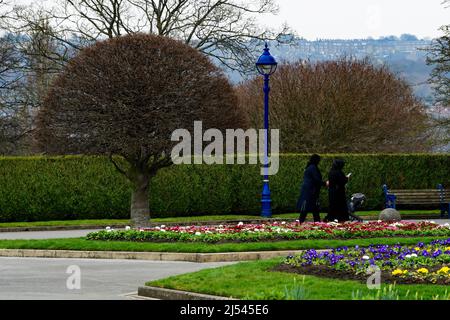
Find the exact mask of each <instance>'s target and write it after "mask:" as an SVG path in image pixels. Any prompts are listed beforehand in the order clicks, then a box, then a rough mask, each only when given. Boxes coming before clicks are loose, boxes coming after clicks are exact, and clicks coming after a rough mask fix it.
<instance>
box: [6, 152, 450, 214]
mask: <svg viewBox="0 0 450 320" xmlns="http://www.w3.org/2000/svg"><path fill="white" fill-rule="evenodd" d="M308 157H309V156H308V155H283V156H282V157H281V159H280V171H279V173H278V174H277V175H276V176H273V177H271V190H272V196H273V209H274V212H275V213H286V212H294V211H295V205H296V202H297V198H298V196H299V190H300V184H301V180H302V177H303V171H304V168H305V165H306V163H307V160H308ZM334 157H336V155H324V160H323V161H322V163H321V166H320V167H321V170H322V173H323V175H324V179H326V176H327V172H328V170H329V168H330V166H331V162H332V160H333V158H334ZM339 157H341V158H343V159H345V160H346V161H347V163H348V165H347V167H346V168H345V171H346V172H352V173H353V176H352V180H351V182H350V184H349V185H348V194H349V195H350V194H351V193H354V192H362V193H365V194H366V196H367V197H368V201H367V204H366V208H367V209H370V210H372V209H381V207H382V205H383V195H382V190H381V187H382V185H383V184H384V183H387V184H388V185H389V186H390V187H392V188H404V189H412V188H415V189H421V188H436V186H437V184H438V183H442V184H444V185H445V186H450V156H449V155H341V156H339ZM259 173H260V166H258V165H223V166H221V165H216V166H207V165H200V166H194V165H192V166H185V165H184V166H174V167H171V168H166V169H164V170H161V171H160V172H159V174H158V175H157V176H156V177H155V178H154V179H153V181H152V183H151V187H150V207H151V211H152V217H169V216H192V215H206V214H208V215H211V214H227V213H233V214H255V215H258V214H259V210H260V193H261V189H262V177H261V176H260V175H259ZM130 190H131V189H130V185H129V184H128V182H127V181H126V179H124V178H123V177H122V176H121V175H120V174H119V173H118V172H116V170H115V168H114V166H113V165H111V164H110V162H109V160H108V159H106V158H103V157H78V156H68V157H52V158H45V157H29V158H12V157H7V158H0V221H4V222H9V221H39V220H40V221H45V220H62V219H94V218H95V219H102V218H108V219H112V218H119V219H124V218H128V217H129V207H130ZM321 203H322V207H323V208H324V209H326V207H327V193H326V191H325V190H324V191H322V195H321Z"/></svg>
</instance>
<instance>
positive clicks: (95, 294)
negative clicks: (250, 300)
mask: <svg viewBox="0 0 450 320" xmlns="http://www.w3.org/2000/svg"><path fill="white" fill-rule="evenodd" d="M227 264H229V263H202V264H198V263H190V262H153V261H136V260H88V259H42V258H0V300H9V299H14V300H22V299H33V300H35V299H49V300H56V299H57V300H68V299H70V300H78V299H83V300H85V299H86V300H105V299H107V300H116V299H119V300H122V299H133V298H135V297H133V296H130V293H134V294H136V291H137V288H138V287H139V286H142V285H144V284H145V282H147V281H150V280H156V279H161V278H166V277H169V276H173V275H178V274H183V273H189V272H195V271H199V270H202V269H207V268H213V267H218V266H223V265H227ZM70 266H78V267H79V268H80V269H79V270H80V273H81V277H80V279H81V281H80V284H81V289H80V290H69V289H68V288H67V281H68V278H69V277H70V276H71V275H73V274H69V273H66V272H67V269H68V268H69V267H70ZM69 283H73V282H70V281H69Z"/></svg>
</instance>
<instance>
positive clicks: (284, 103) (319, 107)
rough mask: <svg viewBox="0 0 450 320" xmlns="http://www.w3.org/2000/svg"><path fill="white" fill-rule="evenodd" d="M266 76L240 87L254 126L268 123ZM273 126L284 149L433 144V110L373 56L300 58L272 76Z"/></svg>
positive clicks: (396, 148)
mask: <svg viewBox="0 0 450 320" xmlns="http://www.w3.org/2000/svg"><path fill="white" fill-rule="evenodd" d="M259 78H260V77H258V78H256V79H253V80H250V81H248V82H246V83H244V84H242V85H241V86H240V87H239V88H238V96H239V100H240V105H241V107H242V108H244V109H245V110H246V112H247V115H248V117H249V120H250V123H251V125H252V126H253V127H260V125H261V123H262V116H263V115H262V112H263V111H262V108H261V103H262V101H263V96H262V94H263V93H262V90H261V88H262V83H261V79H259ZM271 82H272V90H271V96H270V98H271V103H270V105H271V107H270V119H271V127H272V128H279V129H280V130H281V132H280V137H281V150H282V152H301V153H303V152H307V153H312V152H321V153H341V152H355V153H372V152H415V151H425V150H427V149H428V146H427V144H426V140H427V134H426V132H427V121H428V119H427V116H426V114H425V109H424V106H423V105H422V103H421V102H420V101H419V100H418V99H417V98H416V97H415V96H414V94H413V92H412V90H411V88H410V87H409V86H408V84H407V83H406V82H405V81H403V80H401V79H399V78H397V77H396V76H395V75H394V74H392V73H391V72H390V71H389V70H388V69H387V68H385V67H380V68H377V67H374V66H373V65H372V64H371V63H370V62H369V61H365V60H363V61H355V60H346V59H344V60H340V61H329V62H318V63H309V62H297V63H293V64H288V65H284V66H281V67H280V68H279V70H278V71H277V72H276V73H275V74H274V75H273V76H272V78H271Z"/></svg>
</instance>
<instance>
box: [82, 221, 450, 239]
mask: <svg viewBox="0 0 450 320" xmlns="http://www.w3.org/2000/svg"><path fill="white" fill-rule="evenodd" d="M414 236H444V237H446V236H450V226H449V225H448V224H446V225H438V224H436V223H433V222H420V223H413V222H401V223H385V222H367V223H358V222H351V223H344V224H338V223H334V222H333V223H308V224H302V225H301V224H299V223H298V222H294V223H285V222H282V223H277V222H274V223H264V224H244V223H239V224H237V225H219V226H191V227H181V226H176V227H166V226H161V227H156V228H150V229H140V230H125V231H115V230H112V229H108V230H104V231H100V232H95V233H90V234H88V236H87V239H88V240H105V241H137V242H173V241H179V242H205V243H224V242H257V241H281V240H300V239H355V238H376V237H414Z"/></svg>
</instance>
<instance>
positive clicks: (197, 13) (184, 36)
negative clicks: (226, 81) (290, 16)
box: [9, 0, 288, 71]
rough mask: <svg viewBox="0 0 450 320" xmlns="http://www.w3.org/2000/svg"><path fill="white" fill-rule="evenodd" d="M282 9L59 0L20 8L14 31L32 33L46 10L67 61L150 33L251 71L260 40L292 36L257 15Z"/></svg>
mask: <svg viewBox="0 0 450 320" xmlns="http://www.w3.org/2000/svg"><path fill="white" fill-rule="evenodd" d="M277 10H278V8H277V6H276V5H274V2H273V0H59V2H58V3H57V5H55V6H53V7H52V8H50V9H47V8H45V7H43V6H40V5H39V4H38V3H36V6H35V7H16V9H15V14H14V15H10V24H9V28H10V29H16V30H21V29H27V28H29V27H30V26H32V25H34V24H35V21H34V17H35V16H37V12H41V13H42V12H44V13H45V14H46V15H47V16H49V17H51V20H50V21H51V30H52V32H51V33H50V34H49V35H50V36H52V37H53V38H54V39H55V40H57V41H59V43H60V45H62V46H64V47H65V48H66V50H67V52H65V53H66V56H65V57H66V58H67V57H69V56H70V55H67V53H70V52H72V51H73V50H79V49H80V48H82V47H83V46H84V45H86V44H89V43H92V42H94V41H96V40H101V39H104V38H113V37H117V36H121V35H124V34H133V33H138V32H145V33H151V34H155V35H161V36H168V37H171V38H174V39H178V40H181V41H184V42H185V43H186V44H189V45H190V46H192V47H194V48H196V49H198V50H199V51H201V52H203V53H205V54H206V55H209V56H211V57H213V58H214V59H216V60H218V61H219V62H221V63H222V64H223V65H225V66H227V67H229V68H231V69H233V70H239V71H248V70H250V68H251V69H252V70H253V69H254V68H253V59H254V56H253V53H254V48H255V47H256V46H257V45H259V44H260V40H271V39H279V37H278V36H279V35H282V34H284V33H286V32H288V28H287V27H283V29H282V30H280V31H279V32H273V31H271V30H268V29H264V28H261V27H260V26H259V25H258V22H257V16H258V15H261V14H269V13H270V14H274V13H276V12H277ZM61 56H62V57H64V55H61Z"/></svg>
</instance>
